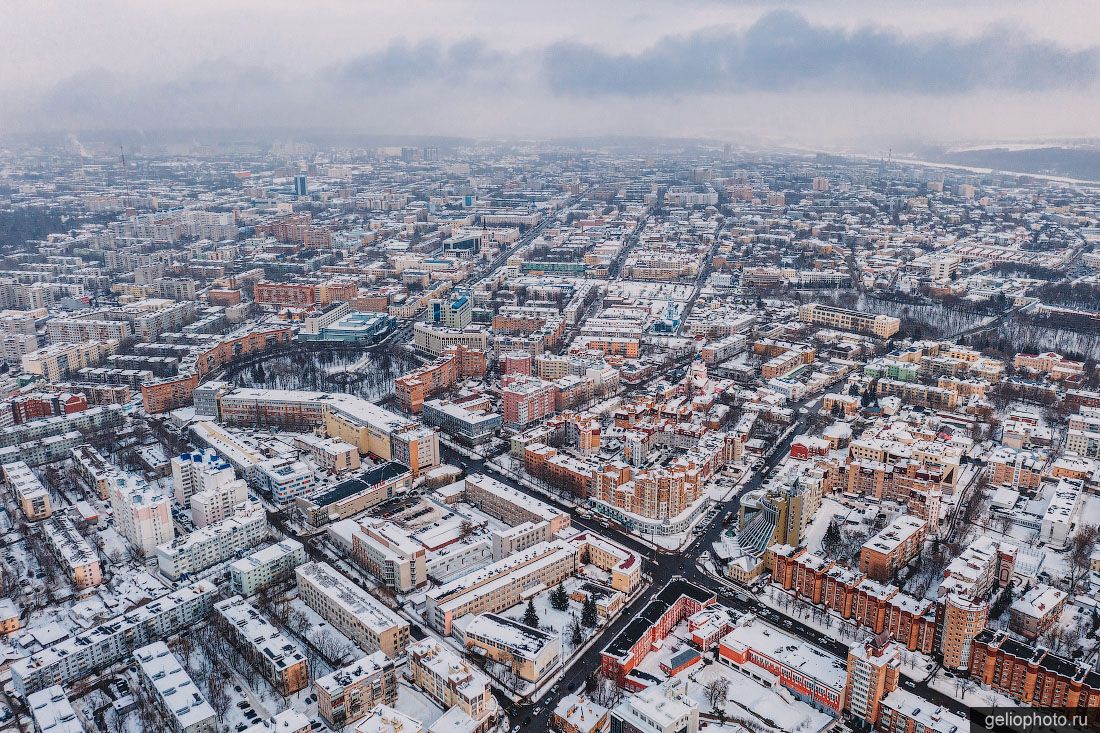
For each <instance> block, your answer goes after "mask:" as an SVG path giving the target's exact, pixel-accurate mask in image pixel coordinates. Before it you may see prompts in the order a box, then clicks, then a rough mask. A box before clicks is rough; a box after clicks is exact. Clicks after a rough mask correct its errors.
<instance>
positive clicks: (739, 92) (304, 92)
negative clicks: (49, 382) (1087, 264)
mask: <svg viewBox="0 0 1100 733" xmlns="http://www.w3.org/2000/svg"><path fill="white" fill-rule="evenodd" d="M269 11H270V7H269V6H268V5H267V4H260V3H258V2H251V1H248V2H241V3H212V2H208V1H205V0H200V1H199V2H193V3H188V4H187V5H186V6H176V5H168V6H162V5H150V4H144V3H137V2H132V1H126V0H116V1H115V2H107V3H103V4H101V5H97V6H96V9H95V12H94V13H93V12H90V11H89V10H87V9H86V8H83V7H81V8H80V9H79V10H77V11H75V12H74V11H73V6H70V5H68V4H64V3H45V4H39V3H29V2H15V3H10V4H7V5H4V6H3V7H2V8H0V23H3V25H4V26H5V27H6V28H8V29H9V31H10V32H9V34H8V36H9V38H8V40H7V47H8V56H9V59H10V62H9V64H7V65H6V66H4V67H3V68H2V69H0V91H2V93H3V94H4V96H5V99H6V100H7V103H6V104H5V105H3V108H2V109H0V129H3V130H6V131H8V132H9V133H28V132H42V131H55V132H69V131H75V132H79V131H87V130H99V129H135V130H141V129H146V128H149V129H154V128H157V129H162V128H167V127H171V128H181V129H195V130H204V129H244V130H248V129H267V128H295V129H317V130H336V131H349V132H367V133H407V134H419V135H447V136H455V137H472V138H484V137H512V138H516V137H520V138H523V137H539V138H545V137H571V136H603V135H611V134H614V135H638V136H655V137H681V138H692V137H700V138H713V139H731V140H736V141H751V142H754V143H777V144H799V145H806V146H819V147H837V146H843V147H847V148H851V149H866V150H872V149H880V148H882V147H885V146H888V145H896V144H898V143H899V142H901V141H914V140H919V141H922V142H935V143H950V142H955V141H959V140H982V141H987V140H999V139H1001V140H1026V139H1050V138H1078V137H1095V136H1097V135H1098V134H1100V129H1098V125H1097V124H1096V122H1095V120H1096V119H1097V118H1098V116H1100V95H1098V94H1097V92H1098V91H1100V45H1098V43H1097V41H1096V38H1095V33H1094V29H1095V28H1096V27H1097V25H1098V24H1097V21H1098V20H1100V9H1098V8H1097V7H1096V5H1095V4H1093V3H1089V2H1079V1H1071V2H1064V3H1059V4H1057V5H1056V6H1053V7H1052V6H1050V5H1049V4H1048V3H1040V2H1029V1H1022V2H986V1H984V0H983V1H980V2H975V3H969V4H967V5H966V6H965V7H958V6H957V5H956V4H954V3H948V2H941V1H940V0H934V1H933V2H930V3H921V4H912V3H902V2H896V1H894V0H889V1H887V2H879V3H872V2H862V1H860V2H850V3H844V4H843V7H842V8H838V7H837V6H836V4H835V3H825V2H816V1H814V0H805V1H803V2H753V1H751V0H745V1H743V2H742V1H739V0H693V1H691V2H686V3H681V4H679V5H677V6H672V5H671V4H667V3H656V2H648V1H646V2H626V1H620V0H612V1H610V2H603V3H599V4H591V3H581V2H576V1H575V0H565V1H564V2H560V3H554V4H553V6H552V7H550V6H548V5H543V4H533V3H506V2H500V1H498V0H458V1H455V2H442V1H441V0H417V1H414V2H407V3H401V4H400V6H397V5H394V6H389V5H386V6H382V7H372V6H368V5H363V4H359V3H352V2H344V1H342V0H323V1H322V2H318V3H309V4H298V5H288V6H280V9H279V12H277V13H273V12H269Z"/></svg>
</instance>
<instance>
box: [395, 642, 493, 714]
mask: <svg viewBox="0 0 1100 733" xmlns="http://www.w3.org/2000/svg"><path fill="white" fill-rule="evenodd" d="M408 653H409V663H408V665H409V666H408V674H409V676H410V677H411V679H412V683H413V684H414V685H416V686H417V687H419V688H420V689H421V690H423V691H424V693H425V694H426V695H427V696H428V697H430V698H431V699H432V700H433V701H435V702H436V703H437V704H439V705H440V706H441V707H442V708H444V709H445V710H449V709H453V708H459V709H460V710H461V711H462V713H464V714H465V715H466V716H467V717H469V719H470V720H471V721H473V723H474V725H473V726H470V727H465V726H464V727H463V730H466V731H468V732H469V733H484V731H487V730H489V728H490V727H491V726H492V724H493V723H494V721H495V720H496V718H497V715H498V713H499V707H498V706H497V701H496V698H495V697H493V690H492V687H491V686H490V684H489V678H488V677H487V676H486V675H485V674H484V673H483V672H481V671H480V670H478V669H477V668H475V667H472V666H470V665H469V664H467V663H466V662H465V661H464V660H463V659H462V657H460V656H459V655H458V654H456V653H455V652H453V651H451V649H450V647H445V646H443V645H442V644H441V643H439V642H437V641H435V640H433V639H425V640H424V641H419V642H417V643H415V644H410V645H409V652H408Z"/></svg>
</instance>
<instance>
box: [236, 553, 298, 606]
mask: <svg viewBox="0 0 1100 733" xmlns="http://www.w3.org/2000/svg"><path fill="white" fill-rule="evenodd" d="M305 562H306V550H305V548H304V547H302V543H301V542H299V541H298V540H295V539H285V540H282V541H281V542H276V543H275V544H274V545H269V546H268V547H265V548H263V549H260V550H256V551H255V552H253V553H252V554H251V555H248V556H247V557H242V558H241V559H240V560H237V561H236V562H235V563H233V564H232V565H230V566H229V588H230V592H232V593H237V594H240V595H242V596H244V597H245V598H248V597H249V596H252V595H254V594H255V593H258V592H259V591H260V590H262V589H264V588H266V587H268V586H269V585H273V584H275V583H278V582H281V581H283V580H287V579H290V578H293V577H294V568H296V567H298V566H299V565H303V564H305Z"/></svg>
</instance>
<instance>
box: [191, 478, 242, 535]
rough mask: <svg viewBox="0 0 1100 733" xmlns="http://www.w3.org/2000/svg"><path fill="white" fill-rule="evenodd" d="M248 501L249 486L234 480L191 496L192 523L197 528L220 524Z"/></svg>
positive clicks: (239, 480) (240, 480)
mask: <svg viewBox="0 0 1100 733" xmlns="http://www.w3.org/2000/svg"><path fill="white" fill-rule="evenodd" d="M246 499H248V484H247V483H246V482H245V481H244V480H243V479H239V478H237V479H233V480H232V481H226V482H225V483H222V484H219V485H217V486H212V487H210V488H208V489H203V490H202V491H199V492H197V493H195V494H192V495H191V521H192V522H194V524H195V526H196V527H206V526H207V525H210V524H214V523H215V522H220V521H222V520H223V519H226V518H228V517H229V516H230V515H231V514H232V513H233V507H235V506H237V505H239V504H240V503H241V502H243V501H245V500H246Z"/></svg>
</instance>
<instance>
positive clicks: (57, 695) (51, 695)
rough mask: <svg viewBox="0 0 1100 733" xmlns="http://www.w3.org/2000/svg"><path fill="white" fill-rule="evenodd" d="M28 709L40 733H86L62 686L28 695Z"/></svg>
mask: <svg viewBox="0 0 1100 733" xmlns="http://www.w3.org/2000/svg"><path fill="white" fill-rule="evenodd" d="M27 707H28V708H30V711H31V717H32V718H34V729H35V730H36V731H37V732H38V733H84V725H83V724H82V723H81V722H80V718H78V717H76V711H75V710H73V704H72V703H71V702H69V698H68V697H66V696H65V690H64V688H62V687H61V685H54V686H52V687H47V688H46V689H45V690H39V691H38V692H36V693H34V694H33V695H28V696H27Z"/></svg>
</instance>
